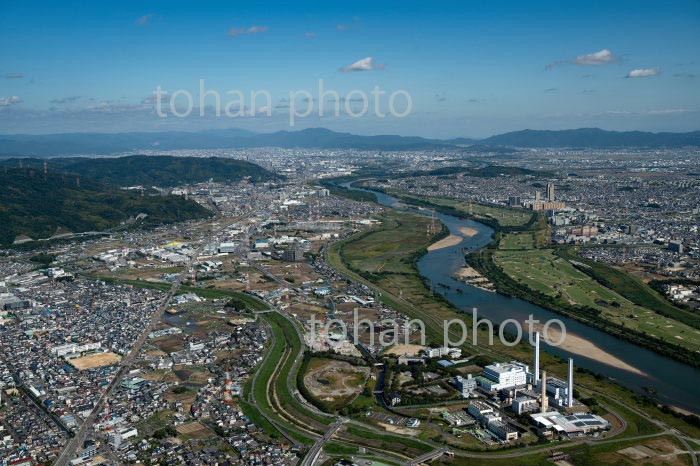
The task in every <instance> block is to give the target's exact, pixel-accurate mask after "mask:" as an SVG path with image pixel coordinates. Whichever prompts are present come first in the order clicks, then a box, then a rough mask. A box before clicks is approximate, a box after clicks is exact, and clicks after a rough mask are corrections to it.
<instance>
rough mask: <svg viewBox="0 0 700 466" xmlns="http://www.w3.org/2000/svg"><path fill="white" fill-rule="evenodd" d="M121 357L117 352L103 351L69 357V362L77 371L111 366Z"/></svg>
mask: <svg viewBox="0 0 700 466" xmlns="http://www.w3.org/2000/svg"><path fill="white" fill-rule="evenodd" d="M121 359H122V357H121V356H119V355H118V354H115V353H112V352H111V351H107V352H105V353H96V354H90V355H88V356H83V357H80V358H74V359H71V360H70V364H71V365H72V366H73V367H75V368H76V369H78V370H79V371H84V370H85V369H92V368H94V367H102V366H111V365H113V364H117V363H118V362H119V361H121Z"/></svg>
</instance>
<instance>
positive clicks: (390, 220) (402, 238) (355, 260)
mask: <svg viewBox="0 0 700 466" xmlns="http://www.w3.org/2000/svg"><path fill="white" fill-rule="evenodd" d="M382 222H383V223H382V226H381V228H380V229H378V230H375V231H372V232H370V233H368V234H367V236H366V237H365V238H364V239H363V240H362V241H358V242H353V243H351V244H349V245H348V246H347V247H346V248H344V249H343V255H344V259H345V260H346V261H347V263H348V264H350V266H351V267H353V268H355V269H357V270H360V271H363V272H370V273H411V272H412V271H413V270H412V264H411V260H410V257H411V256H412V255H413V254H414V253H415V252H416V251H418V250H420V249H422V248H427V247H428V246H429V245H430V243H431V240H430V237H429V236H428V234H427V232H428V228H429V227H430V219H429V218H427V217H425V216H423V215H416V214H411V213H405V212H391V213H389V214H387V215H386V216H384V217H382ZM416 231H423V232H424V233H423V235H416V234H415V232H416Z"/></svg>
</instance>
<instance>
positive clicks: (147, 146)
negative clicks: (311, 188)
mask: <svg viewBox="0 0 700 466" xmlns="http://www.w3.org/2000/svg"><path fill="white" fill-rule="evenodd" d="M685 146H696V147H697V146H700V131H693V132H688V133H668V132H666V133H650V132H643V131H606V130H602V129H598V128H580V129H570V130H559V131H546V130H523V131H514V132H509V133H504V134H499V135H495V136H491V137H488V138H485V139H470V138H455V139H429V138H422V137H418V136H397V135H377V136H363V135H356V134H350V133H341V132H336V131H331V130H329V129H325V128H310V129H304V130H300V131H278V132H274V133H253V132H250V131H246V130H241V129H223V130H209V131H199V132H182V131H180V132H175V131H174V132H152V133H151V132H140V133H65V134H46V135H27V134H16V135H4V136H3V135H0V157H13V156H22V157H25V156H34V157H52V156H65V155H77V154H94V155H106V154H117V153H125V152H133V151H139V150H163V151H167V150H176V149H223V148H232V149H236V148H240V149H244V148H252V147H283V148H309V149H311V148H318V149H366V150H421V149H454V150H465V151H470V152H484V151H510V148H521V147H522V148H544V147H552V148H556V147H567V148H581V149H586V148H590V149H606V148H610V149H617V148H677V147H685Z"/></svg>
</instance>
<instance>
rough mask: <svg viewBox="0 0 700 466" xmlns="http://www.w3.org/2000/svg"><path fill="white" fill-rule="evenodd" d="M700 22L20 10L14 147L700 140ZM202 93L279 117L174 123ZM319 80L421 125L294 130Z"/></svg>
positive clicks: (214, 5)
mask: <svg viewBox="0 0 700 466" xmlns="http://www.w3.org/2000/svg"><path fill="white" fill-rule="evenodd" d="M699 20H700V3H698V2H697V1H675V2H668V3H661V2H652V1H619V2H552V1H535V2H527V3H524V2H511V1H504V2H488V3H477V2H468V3H467V2H441V3H440V4H439V5H436V4H428V3H423V2H382V3H379V2H372V3H370V2H362V1H360V2H352V3H341V2H327V3H308V4H294V5H290V4H287V3H285V2H266V3H264V4H249V3H240V4H238V3H231V2H207V3H205V4H202V3H188V2H178V1H175V2H171V1H169V2H165V1H153V2H149V3H147V4H145V3H142V2H130V1H127V2H123V3H120V7H119V9H118V10H117V11H112V9H111V8H110V5H108V4H101V3H98V2H60V3H59V2H22V3H20V2H16V3H12V4H5V5H3V7H2V14H1V15H0V43H2V44H3V47H2V48H1V49H0V134H11V133H61V132H93V131H94V132H124V131H165V130H191V131H196V130H202V129H210V128H228V127H235V128H244V129H248V130H252V131H256V132H272V131H277V130H285V129H286V130H289V129H292V130H297V129H303V128H308V127H319V126H321V127H326V128H330V129H333V130H336V131H347V132H353V133H357V134H388V133H391V134H400V135H417V136H424V137H435V138H449V137H475V138H479V137H486V136H490V135H493V134H498V133H503V132H507V131H513V130H520V129H526V128H530V129H568V128H579V127H600V128H604V129H610V130H644V131H678V132H682V131H692V130H698V129H700V125H698V124H697V122H698V121H700V118H698V117H699V116H700V92H699V91H700V49H699V47H698V45H697V44H699V43H700V28H698V24H700V21H699ZM201 79H203V80H205V81H206V87H207V89H211V90H215V91H217V92H218V93H220V94H222V95H226V91H228V90H234V89H235V90H239V91H241V92H242V93H243V94H244V95H246V96H249V95H250V93H251V92H254V91H261V90H264V91H266V92H267V93H269V95H270V96H271V102H270V105H266V104H265V103H264V102H263V103H262V104H260V105H258V104H257V103H256V105H251V102H247V101H246V102H244V103H243V105H244V107H245V112H243V113H244V116H240V117H237V118H230V117H226V116H222V117H219V118H217V117H215V116H214V115H213V114H212V113H211V112H205V116H204V117H200V116H199V111H195V112H193V113H194V114H193V115H191V116H190V117H188V118H174V117H172V115H171V116H169V117H167V118H162V117H158V115H156V112H155V102H154V95H153V91H155V90H156V88H157V87H158V86H161V88H162V89H164V90H165V91H166V92H168V93H172V92H174V91H175V90H178V89H182V90H187V91H188V92H190V93H191V94H192V95H193V96H194V98H195V108H197V103H196V101H198V98H199V97H198V92H199V86H200V80H201ZM319 80H323V82H324V84H325V88H326V89H332V90H335V91H337V92H338V94H339V96H340V99H341V102H342V103H343V105H342V107H343V108H344V107H345V100H343V99H345V97H348V99H347V100H348V104H347V105H348V106H349V107H352V108H355V109H356V108H357V106H358V105H360V103H359V102H358V99H356V98H353V96H355V94H351V92H352V91H358V92H363V93H366V94H370V93H371V92H372V90H373V89H374V88H375V86H376V87H379V88H381V89H382V90H384V91H386V93H387V94H386V96H388V95H389V94H391V93H392V92H394V91H398V90H402V91H405V92H407V93H408V94H410V96H411V98H412V111H411V113H410V115H408V116H406V117H403V118H396V117H391V116H390V117H385V118H380V117H378V116H377V115H376V114H375V112H368V114H367V115H366V116H364V117H362V118H350V117H348V116H347V115H342V116H340V117H335V116H324V117H319V116H318V115H317V113H316V111H314V112H312V114H311V115H310V116H309V117H306V118H297V119H296V124H295V126H294V127H293V128H290V127H289V98H290V92H294V91H298V90H308V91H309V92H310V93H311V95H312V96H313V98H314V99H315V98H316V97H317V87H318V82H319ZM385 98H386V97H385ZM246 99H247V97H246ZM325 100H326V99H324V101H325ZM177 102H178V104H181V103H182V102H181V101H177ZM205 102H206V105H211V103H210V102H207V101H206V100H205ZM370 105H373V103H372V102H370ZM382 105H386V104H385V103H384V104H382ZM328 108H331V107H328ZM301 110H303V109H300V111H301ZM268 113H270V115H269V116H268Z"/></svg>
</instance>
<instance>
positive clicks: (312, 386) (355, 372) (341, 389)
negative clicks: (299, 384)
mask: <svg viewBox="0 0 700 466" xmlns="http://www.w3.org/2000/svg"><path fill="white" fill-rule="evenodd" d="M369 373H370V368H369V367H357V366H353V365H351V364H350V363H348V362H345V361H336V360H334V359H318V358H314V359H312V360H311V362H310V363H309V368H308V370H307V372H306V374H305V375H304V385H306V388H308V390H309V391H310V392H311V394H312V395H314V396H316V397H318V398H319V399H321V400H324V401H330V402H334V401H338V400H345V399H349V398H352V397H354V396H356V395H358V394H359V393H360V392H361V391H362V388H363V387H364V385H365V381H366V380H367V377H369Z"/></svg>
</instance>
